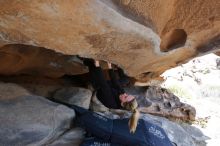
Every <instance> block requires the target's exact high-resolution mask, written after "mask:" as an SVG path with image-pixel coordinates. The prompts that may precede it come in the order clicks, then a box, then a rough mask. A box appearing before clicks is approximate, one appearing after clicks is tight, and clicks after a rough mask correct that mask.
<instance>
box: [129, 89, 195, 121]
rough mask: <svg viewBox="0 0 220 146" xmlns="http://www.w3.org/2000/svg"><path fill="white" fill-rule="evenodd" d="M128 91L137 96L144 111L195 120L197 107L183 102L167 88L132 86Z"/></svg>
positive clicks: (173, 117) (140, 108)
mask: <svg viewBox="0 0 220 146" xmlns="http://www.w3.org/2000/svg"><path fill="white" fill-rule="evenodd" d="M126 92H127V93H129V94H132V95H134V96H136V97H137V101H138V105H139V110H140V111H141V112H143V113H148V114H153V115H158V116H163V117H167V118H170V119H181V120H184V121H191V120H195V116H196V110H195V108H194V107H193V106H191V105H188V104H186V103H183V102H181V101H180V99H179V98H178V97H177V96H175V95H174V94H173V93H171V92H170V91H168V90H167V89H164V88H161V87H157V86H149V87H130V88H126Z"/></svg>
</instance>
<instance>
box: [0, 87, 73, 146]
mask: <svg viewBox="0 0 220 146" xmlns="http://www.w3.org/2000/svg"><path fill="white" fill-rule="evenodd" d="M9 85H10V87H9ZM6 88H7V89H8V90H6ZM0 89H1V91H3V90H4V92H0V93H1V96H0V123H1V124H0V129H1V130H0V143H1V145H5V146H12V145H13V146H20V145H29V146H31V145H46V144H49V143H51V142H53V141H54V140H56V139H57V138H58V137H59V136H60V135H61V134H63V133H64V132H65V131H66V130H68V129H69V128H70V127H71V124H72V120H73V118H74V117H75V112H74V110H72V109H69V108H67V107H66V106H63V105H60V104H57V103H53V102H51V101H49V100H47V99H45V98H44V97H40V96H35V95H31V94H29V95H28V92H27V91H26V90H25V89H22V87H19V86H17V85H14V84H6V86H5V85H4V84H1V85H0ZM15 93H18V94H15ZM10 94H11V95H10ZM4 95H5V96H4ZM9 95H10V96H9Z"/></svg>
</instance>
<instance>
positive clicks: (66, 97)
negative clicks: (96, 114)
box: [53, 87, 92, 109]
mask: <svg viewBox="0 0 220 146" xmlns="http://www.w3.org/2000/svg"><path fill="white" fill-rule="evenodd" d="M91 97H92V92H91V91H90V90H88V89H85V88H79V87H69V88H63V89H60V90H57V91H56V92H55V93H54V96H53V98H54V99H56V100H58V101H61V102H64V103H68V104H71V105H77V106H80V107H83V108H85V109H89V106H90V101H91Z"/></svg>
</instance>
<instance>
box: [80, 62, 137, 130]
mask: <svg viewBox="0 0 220 146" xmlns="http://www.w3.org/2000/svg"><path fill="white" fill-rule="evenodd" d="M107 63H108V69H109V70H108V73H109V76H110V81H107V80H106V79H105V78H104V74H103V71H102V69H101V67H100V63H99V61H97V60H96V61H94V60H92V59H84V64H85V65H87V66H88V68H89V75H90V80H91V83H92V86H93V88H94V89H95V90H96V96H97V98H98V99H99V100H100V102H101V103H102V104H103V105H105V106H106V107H108V108H112V109H125V110H129V111H131V112H132V115H131V118H130V120H129V123H128V125H129V129H130V133H134V132H135V130H136V127H137V123H138V119H139V116H140V113H139V111H138V109H137V107H138V103H137V101H136V99H135V97H134V96H132V95H129V94H127V93H126V92H125V91H124V89H123V88H122V86H121V85H120V83H119V81H118V80H117V78H116V74H115V71H114V70H113V69H112V64H111V63H109V62H107Z"/></svg>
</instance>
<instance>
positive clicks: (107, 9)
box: [0, 0, 220, 81]
mask: <svg viewBox="0 0 220 146" xmlns="http://www.w3.org/2000/svg"><path fill="white" fill-rule="evenodd" d="M219 7H220V2H219V1H218V0H203V1H191V0H166V1H164V0H154V1H151V0H146V1H134V0H120V1H118V0H112V1H111V0H66V1H62V0H45V1H41V0H36V1H31V2H30V1H21V0H12V1H4V0H0V47H1V49H2V48H4V47H5V45H9V44H25V45H31V46H37V47H44V48H47V49H51V50H55V51H57V52H61V53H63V54H68V55H77V54H78V55H80V56H83V57H90V58H95V59H101V60H107V61H110V62H112V63H114V64H117V65H119V66H120V67H122V68H123V69H125V71H126V73H127V74H128V75H129V76H132V77H135V78H136V79H139V80H142V81H146V80H149V79H152V78H156V77H158V76H159V75H160V74H161V73H162V72H163V71H165V70H167V69H169V68H171V67H174V66H176V65H178V64H181V63H182V62H184V61H186V60H188V59H189V58H191V57H194V56H196V55H202V54H204V53H207V52H215V51H217V50H219V49H217V47H216V46H219V38H220V20H219V19H220V18H219V17H220V16H219V15H220V9H219ZM160 47H161V48H160ZM9 57H10V56H9ZM45 57H46V56H45ZM15 62H16V61H14V62H10V63H15ZM68 66H69V65H68ZM76 73H78V72H76ZM50 75H51V76H53V74H49V76H50ZM56 75H57V74H56Z"/></svg>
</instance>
